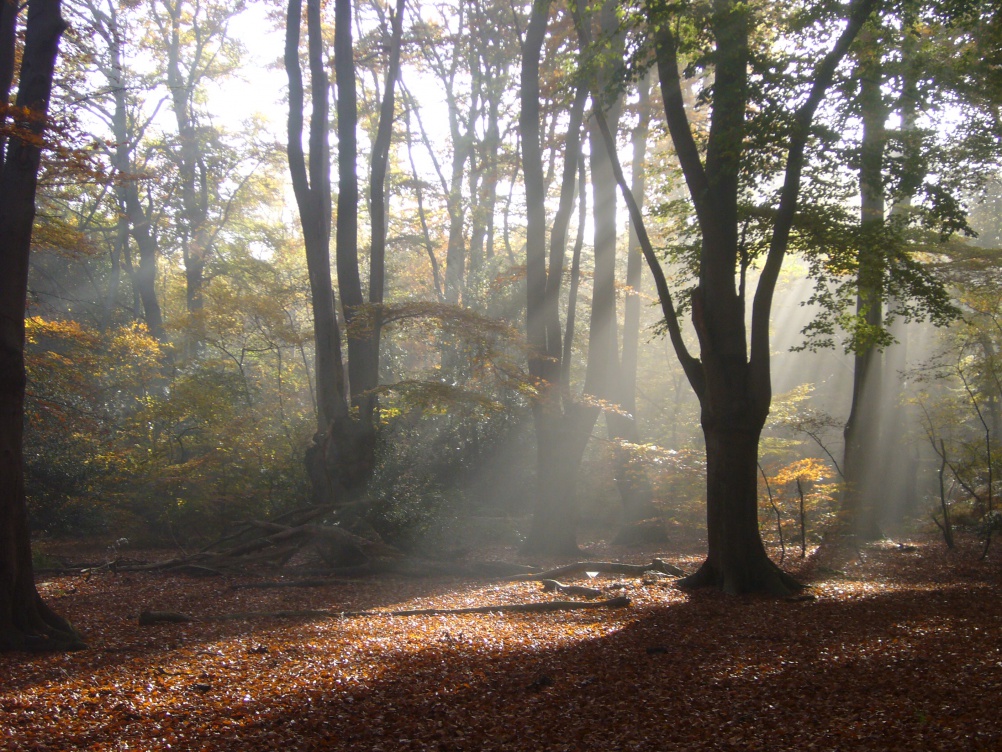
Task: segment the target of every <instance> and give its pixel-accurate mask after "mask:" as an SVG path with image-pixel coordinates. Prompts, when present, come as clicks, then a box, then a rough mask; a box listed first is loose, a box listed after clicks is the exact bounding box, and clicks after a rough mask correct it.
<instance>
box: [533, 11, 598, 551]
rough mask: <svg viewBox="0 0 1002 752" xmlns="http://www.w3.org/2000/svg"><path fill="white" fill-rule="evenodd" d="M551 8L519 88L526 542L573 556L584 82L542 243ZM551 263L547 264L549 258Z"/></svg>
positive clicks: (585, 407)
mask: <svg viewBox="0 0 1002 752" xmlns="http://www.w3.org/2000/svg"><path fill="white" fill-rule="evenodd" d="M549 14H550V1H549V0H536V1H535V2H534V3H533V5H532V11H531V13H530V16H529V24H528V26H527V28H526V32H525V39H524V42H523V45H522V78H521V88H520V94H519V96H520V103H521V111H520V114H519V124H520V126H521V131H522V132H521V145H522V171H523V174H524V177H525V199H526V239H525V256H526V335H527V340H528V345H529V348H530V355H529V374H530V376H531V378H532V379H533V381H534V386H535V388H536V392H537V394H536V396H535V398H534V400H533V403H532V413H533V422H534V423H535V427H536V460H537V461H536V478H537V494H538V496H537V499H536V505H535V510H534V513H533V519H532V528H531V529H530V531H529V535H528V538H527V539H526V542H525V546H524V548H525V549H526V550H529V551H536V552H545V553H555V554H571V553H574V552H576V551H577V550H578V547H577V533H576V519H577V506H576V495H575V484H576V473H577V469H578V466H579V465H580V463H581V456H582V454H583V452H584V449H585V446H586V445H587V443H588V438H589V436H590V435H591V430H592V426H593V425H594V424H595V420H596V418H597V417H598V409H597V407H595V406H594V405H592V404H588V403H587V402H584V401H580V400H574V399H572V397H571V393H570V384H569V374H568V372H567V370H566V369H565V368H563V367H562V364H563V363H564V362H565V361H566V359H567V356H566V355H565V350H564V347H563V339H564V338H566V339H569V338H570V337H572V336H573V330H572V328H568V329H567V332H566V335H564V333H563V332H561V327H560V315H559V301H560V291H561V285H562V281H563V276H564V263H565V255H566V240H567V227H568V223H569V221H570V215H571V210H572V209H573V202H574V186H575V182H576V180H577V173H578V164H579V160H580V155H581V123H582V120H583V118H584V107H585V103H586V100H587V95H588V87H587V86H585V85H583V84H579V85H578V86H577V87H576V91H575V95H574V102H573V104H572V106H571V111H570V114H569V117H568V125H567V136H566V142H565V143H566V152H565V155H564V169H563V176H562V180H561V189H560V203H559V206H558V208H557V212H556V216H555V217H554V220H553V227H552V230H551V232H550V252H549V258H547V248H546V179H545V176H544V172H543V158H542V146H541V127H540V121H541V116H540V85H539V81H540V75H539V68H540V58H541V54H542V49H543V42H544V40H545V38H546V28H547V23H548V19H549ZM547 262H548V263H547Z"/></svg>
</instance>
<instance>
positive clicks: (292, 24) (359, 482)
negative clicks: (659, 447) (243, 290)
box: [285, 0, 403, 502]
mask: <svg viewBox="0 0 1002 752" xmlns="http://www.w3.org/2000/svg"><path fill="white" fill-rule="evenodd" d="M301 14H302V2H301V0H291V2H290V3H289V11H288V16H287V20H286V23H287V27H286V28H287V32H286V47H285V67H286V71H287V72H288V75H289V127H288V133H289V139H288V156H289V169H290V172H291V174H292V183H293V189H294V191H295V194H296V201H297V203H298V205H299V213H300V221H301V222H302V225H303V235H304V240H305V244H306V257H307V265H308V268H309V274H310V289H311V296H312V303H313V315H314V321H315V332H316V334H315V340H316V359H317V363H316V374H317V376H316V378H317V394H318V408H319V409H318V415H317V419H318V429H319V430H318V432H317V434H316V436H315V440H314V445H313V446H312V447H310V449H309V450H308V451H307V465H308V468H309V470H310V473H311V478H312V480H313V485H314V490H315V495H317V496H319V498H320V499H324V500H330V499H331V497H332V496H333V498H336V499H337V500H338V501H339V502H345V501H349V500H351V499H352V498H354V497H357V496H358V495H359V494H361V493H363V492H364V490H365V488H366V486H367V484H368V482H369V480H370V479H371V477H372V473H373V470H374V469H375V452H376V429H377V426H376V394H375V391H374V390H375V388H376V386H377V385H378V383H379V338H380V328H381V323H380V310H379V309H380V306H381V304H382V301H383V292H384V284H385V282H384V279H385V278H384V267H385V258H384V252H385V233H386V221H385V206H384V203H383V202H384V181H385V175H386V164H387V161H388V159H389V152H390V149H389V143H390V139H391V137H392V134H393V130H392V128H391V127H390V126H391V124H392V121H393V116H394V112H395V109H394V87H395V84H396V79H397V76H398V75H399V70H400V46H401V38H402V35H403V0H398V3H397V11H396V13H395V15H394V19H393V31H392V39H391V40H390V44H389V65H388V66H387V73H386V80H385V93H384V96H383V102H382V105H381V108H380V118H379V124H378V126H377V137H376V139H375V141H374V143H373V145H372V153H373V163H372V182H371V186H370V205H371V207H372V220H373V221H372V228H371V234H372V243H371V246H370V256H369V290H368V295H367V296H366V295H364V294H363V292H362V280H361V274H360V271H359V248H358V202H359V188H358V172H357V162H358V154H357V152H358V149H357V135H356V125H357V122H358V112H357V109H358V106H357V97H356V81H355V59H354V44H353V41H352V3H351V0H337V2H336V3H335V5H334V19H335V28H334V73H335V85H336V88H337V137H338V142H337V148H338V159H337V163H338V198H337V226H336V232H335V259H336V269H337V281H338V291H339V293H340V296H341V305H342V310H343V312H344V319H345V324H346V328H347V332H346V335H347V337H346V338H347V345H348V361H347V371H348V374H347V375H348V380H347V383H346V382H345V378H344V371H345V368H344V365H345V363H344V359H343V354H342V349H341V330H340V327H339V325H338V321H337V315H336V310H335V304H334V295H333V288H332V285H331V271H330V235H331V188H330V147H329V143H328V114H327V110H328V88H329V83H328V78H327V72H326V69H325V66H324V59H323V37H322V28H321V13H320V3H319V2H317V1H315V0H307V4H306V16H307V36H308V44H307V47H308V53H307V56H308V59H309V66H310V76H311V81H312V115H311V118H310V151H309V171H307V168H306V157H305V154H304V151H303V144H302V129H303V115H302V110H303V101H304V94H303V91H304V88H303V79H302V72H301V70H300V62H299V39H300V26H301Z"/></svg>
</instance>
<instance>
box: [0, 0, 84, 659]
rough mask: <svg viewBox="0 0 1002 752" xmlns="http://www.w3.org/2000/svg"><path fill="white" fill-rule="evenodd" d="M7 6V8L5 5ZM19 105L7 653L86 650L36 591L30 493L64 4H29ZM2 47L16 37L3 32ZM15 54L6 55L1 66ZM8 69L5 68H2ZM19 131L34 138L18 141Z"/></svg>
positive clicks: (3, 416)
mask: <svg viewBox="0 0 1002 752" xmlns="http://www.w3.org/2000/svg"><path fill="white" fill-rule="evenodd" d="M6 5H7V4H6V3H5V6H6ZM27 8H28V18H27V28H26V32H25V42H24V51H23V55H22V58H21V71H20V73H21V75H20V81H19V86H18V96H17V102H16V105H17V106H18V107H19V108H24V109H25V111H27V112H28V113H30V115H29V116H28V117H24V118H15V119H14V120H13V123H12V124H13V126H14V129H15V130H14V132H13V133H12V134H11V135H10V137H9V139H8V142H7V144H6V145H5V146H6V149H5V151H4V153H3V154H2V157H3V161H2V163H0V196H2V197H3V199H2V200H0V269H2V270H3V273H2V274H0V650H25V649H30V650H45V649H50V650H63V649H72V648H80V647H84V645H83V641H82V639H81V638H80V636H79V635H78V634H77V633H76V631H75V630H74V629H73V627H71V626H70V624H69V623H68V622H67V621H66V620H65V619H63V618H61V617H60V616H58V615H56V614H55V613H54V612H53V611H52V610H51V609H50V608H49V607H48V606H47V605H46V604H45V603H44V602H43V601H42V599H41V597H40V596H39V594H38V591H37V590H36V588H35V580H34V571H33V568H32V561H31V538H30V535H29V530H28V511H27V504H26V499H25V487H24V456H23V446H24V445H23V432H24V392H25V381H26V376H25V370H24V312H25V305H26V302H27V285H28V259H29V254H30V249H31V231H32V224H33V222H34V218H35V192H36V186H37V180H38V170H39V165H40V162H41V149H40V147H39V145H38V142H39V141H40V139H41V136H42V133H43V129H44V126H45V118H46V115H47V113H48V106H49V96H50V93H51V90H52V76H53V70H54V67H55V61H56V55H57V53H58V49H59V38H60V36H61V35H62V33H63V30H64V29H65V27H66V25H65V23H64V21H63V19H62V16H61V15H60V2H59V0H30V2H29V3H28V6H27ZM0 42H4V43H13V38H10V37H7V36H6V35H4V34H2V33H0ZM10 52H11V51H10V50H7V49H5V50H3V51H2V52H0V55H2V57H0V61H2V60H3V59H5V58H6V57H7V56H8V55H9V53H10ZM0 64H2V62H0ZM18 132H20V134H23V135H25V136H27V138H21V137H19V134H18Z"/></svg>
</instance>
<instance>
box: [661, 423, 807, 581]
mask: <svg viewBox="0 0 1002 752" xmlns="http://www.w3.org/2000/svg"><path fill="white" fill-rule="evenodd" d="M761 431H762V421H761V420H759V419H756V418H754V417H753V416H751V415H742V416H738V415H734V414H732V415H731V416H730V417H729V419H728V420H726V421H721V420H715V421H714V420H706V419H705V417H704V423H703V436H704V437H705V440H706V528H707V554H706V560H705V561H704V562H703V565H702V566H701V567H700V569H699V570H698V571H697V572H696V573H694V574H692V575H690V576H689V577H687V578H685V579H683V580H682V581H681V583H680V584H682V585H684V586H688V587H703V586H712V587H716V588H720V589H721V590H723V591H724V592H726V593H752V592H765V593H770V594H774V595H788V594H789V593H791V592H793V591H795V590H797V589H799V587H800V586H799V585H798V584H797V582H796V581H795V580H794V579H793V578H792V577H790V576H789V575H787V574H786V573H785V572H783V571H782V570H781V569H780V568H779V567H778V566H776V565H775V564H774V563H773V562H772V561H771V560H770V559H769V557H768V555H767V554H766V551H765V546H763V544H762V537H761V535H760V534H759V526H758V472H757V464H758V442H759V436H760V434H761Z"/></svg>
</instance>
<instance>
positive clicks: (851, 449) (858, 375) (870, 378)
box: [840, 28, 887, 540]
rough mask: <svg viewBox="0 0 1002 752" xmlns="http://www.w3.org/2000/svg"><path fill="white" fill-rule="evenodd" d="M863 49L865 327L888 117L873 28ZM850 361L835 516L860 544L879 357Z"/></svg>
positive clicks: (874, 294)
mask: <svg viewBox="0 0 1002 752" xmlns="http://www.w3.org/2000/svg"><path fill="white" fill-rule="evenodd" d="M860 42H861V43H862V50H861V52H860V63H859V65H858V66H857V72H858V75H859V78H860V109H861V114H862V119H863V138H862V145H861V147H860V148H861V154H860V169H859V189H860V220H861V225H862V246H861V247H860V249H859V272H858V281H857V285H858V290H859V292H858V296H857V301H856V315H857V316H858V317H860V318H861V319H863V320H864V321H865V323H866V326H867V328H880V327H882V326H883V323H884V322H883V305H882V301H883V295H884V274H885V272H884V269H885V251H886V249H885V248H884V243H885V242H886V240H885V237H884V233H883V229H884V187H883V161H884V145H885V141H886V138H885V133H884V121H885V119H886V117H887V114H886V111H885V107H884V103H883V94H882V92H881V85H882V83H883V80H882V79H883V75H882V67H881V65H880V53H879V50H878V49H877V40H876V38H875V30H874V29H872V28H868V29H865V30H864V32H863V34H862V35H861V36H860ZM853 360H854V362H853V384H852V386H853V388H852V407H851V409H850V412H849V420H848V421H847V422H846V426H845V456H844V459H843V461H842V472H843V477H844V479H845V487H844V489H843V497H842V504H841V510H840V515H841V517H842V519H841V523H842V524H841V525H840V527H841V528H842V534H843V535H844V534H851V535H854V536H857V537H858V538H860V539H862V540H876V539H877V538H879V537H881V532H880V526H879V525H878V521H877V515H878V509H879V499H878V496H879V494H880V490H879V485H880V484H879V482H877V473H878V472H879V469H878V468H877V467H875V464H876V462H875V461H876V460H877V459H878V458H879V457H880V456H881V451H882V449H881V438H880V437H881V425H880V415H881V404H880V398H881V383H882V380H883V379H882V375H881V371H882V366H883V355H882V353H881V351H880V349H879V348H878V347H877V346H876V345H875V344H873V343H872V342H866V341H863V342H862V343H861V347H860V348H859V349H857V351H856V354H855V357H854V359H853Z"/></svg>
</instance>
